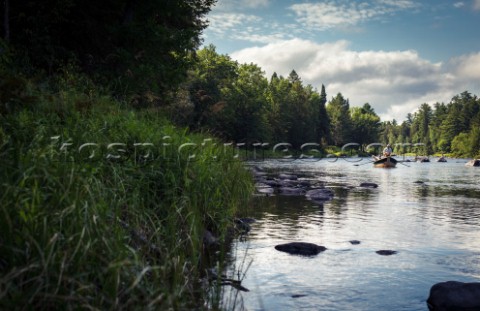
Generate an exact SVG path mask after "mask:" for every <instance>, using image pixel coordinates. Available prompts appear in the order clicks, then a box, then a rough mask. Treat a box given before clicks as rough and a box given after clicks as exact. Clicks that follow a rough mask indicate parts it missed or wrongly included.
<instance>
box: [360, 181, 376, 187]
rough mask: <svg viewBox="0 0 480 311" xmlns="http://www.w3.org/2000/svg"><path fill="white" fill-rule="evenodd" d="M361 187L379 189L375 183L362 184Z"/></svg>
mask: <svg viewBox="0 0 480 311" xmlns="http://www.w3.org/2000/svg"><path fill="white" fill-rule="evenodd" d="M360 187H363V188H377V187H378V185H377V184H376V183H373V182H362V183H361V184H360Z"/></svg>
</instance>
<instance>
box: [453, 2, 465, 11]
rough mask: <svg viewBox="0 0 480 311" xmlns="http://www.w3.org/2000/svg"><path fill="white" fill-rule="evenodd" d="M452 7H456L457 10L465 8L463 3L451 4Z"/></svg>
mask: <svg viewBox="0 0 480 311" xmlns="http://www.w3.org/2000/svg"><path fill="white" fill-rule="evenodd" d="M453 6H454V7H456V8H457V9H459V8H461V7H464V6H465V3H464V2H455V3H454V4H453Z"/></svg>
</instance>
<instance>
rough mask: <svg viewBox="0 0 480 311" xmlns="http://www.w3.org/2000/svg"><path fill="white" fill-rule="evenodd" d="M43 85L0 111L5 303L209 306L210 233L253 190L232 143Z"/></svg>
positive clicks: (219, 230) (0, 298)
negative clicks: (15, 106) (24, 102)
mask: <svg viewBox="0 0 480 311" xmlns="http://www.w3.org/2000/svg"><path fill="white" fill-rule="evenodd" d="M34 95H35V96H34V101H33V104H32V105H31V106H30V107H28V108H25V107H22V109H19V110H17V111H13V112H8V113H4V114H1V115H0V119H1V126H0V158H1V159H2V160H1V161H0V187H1V191H0V309H2V310H14V309H22V310H23V309H26V310H30V309H32V310H33V309H35V310H51V309H60V310H70V309H91V310H123V309H125V310H132V309H133V310H135V309H140V310H145V309H155V310H165V309H185V308H189V309H190V308H202V307H203V306H206V305H209V306H211V307H212V303H211V302H207V301H206V300H207V299H208V298H207V297H208V296H209V295H207V294H206V293H207V292H208V291H209V289H208V288H205V287H203V286H201V284H200V282H199V279H200V278H201V276H202V269H203V268H204V262H203V252H202V237H203V232H204V230H205V229H207V230H210V231H212V232H215V233H216V234H218V235H222V234H224V232H225V228H226V227H227V226H228V225H229V224H231V221H232V218H233V217H234V215H235V213H237V212H238V211H239V209H240V208H242V207H243V206H246V200H247V199H248V197H249V195H250V193H251V190H252V181H251V179H250V176H249V174H248V172H246V170H245V169H244V167H243V165H242V163H241V162H239V161H238V160H236V159H235V158H234V157H232V154H233V153H234V152H233V151H232V150H231V149H229V148H224V147H223V145H222V144H221V143H220V142H218V141H215V140H213V141H208V140H207V141H205V139H207V138H208V137H207V136H205V135H201V134H191V133H188V131H187V130H185V129H178V128H176V127H174V126H172V125H171V124H169V122H167V121H166V120H165V119H164V118H163V117H162V115H161V114H160V113H158V112H157V111H156V110H149V111H133V110H131V109H128V108H126V107H125V106H126V105H125V104H124V103H121V102H118V101H115V100H113V99H112V98H110V97H108V96H100V95H85V93H79V92H76V91H62V90H60V91H58V92H57V93H51V94H46V93H45V92H44V93H41V94H39V93H37V94H34ZM214 143H216V145H215V144H214ZM85 144H90V145H85ZM112 144H116V145H112ZM139 144H143V145H139ZM184 144H188V145H184ZM182 145H183V147H181V146H182ZM82 146H83V147H82ZM213 308H215V305H214V306H213Z"/></svg>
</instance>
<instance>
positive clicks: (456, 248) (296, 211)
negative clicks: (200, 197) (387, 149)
mask: <svg viewBox="0 0 480 311" xmlns="http://www.w3.org/2000/svg"><path fill="white" fill-rule="evenodd" d="M364 163H366V161H365V160H364V161H362V162H358V163H352V162H347V161H345V160H338V161H337V162H328V161H327V160H322V161H319V162H313V163H312V162H311V163H308V162H301V161H299V160H297V161H293V162H289V163H285V162H280V161H278V160H275V161H264V162H259V163H255V165H257V166H260V167H262V168H264V169H266V170H267V171H268V172H272V173H274V172H290V173H295V174H299V175H301V176H305V177H306V178H308V179H310V180H314V181H318V182H320V183H323V184H324V185H325V186H326V187H330V188H332V189H333V190H334V191H335V198H334V199H333V200H332V201H329V202H326V203H324V204H323V205H319V204H315V203H313V202H311V201H308V200H306V199H305V198H304V197H302V196H280V195H276V196H270V197H262V196H258V197H255V198H254V199H253V200H252V203H251V208H250V215H249V216H250V217H253V218H255V219H256V220H257V221H256V223H254V224H253V225H252V230H251V231H250V233H249V234H248V236H246V237H243V238H241V239H237V240H235V241H234V244H233V246H232V250H233V251H232V252H233V253H234V258H235V259H234V261H233V262H232V266H231V267H230V270H229V273H230V275H234V276H235V277H238V276H240V277H243V282H242V285H243V286H244V287H246V288H248V289H249V290H250V291H249V292H237V291H236V290H230V288H225V290H226V292H227V293H226V295H225V296H226V300H227V301H226V305H225V306H226V307H227V308H232V306H233V305H234V306H235V308H234V309H237V310H241V309H246V310H301V309H302V310H409V311H412V310H427V307H426V303H425V300H426V299H427V297H428V293H429V290H430V287H431V286H432V285H433V284H435V283H437V282H441V281H447V280H456V281H480V221H479V220H480V204H479V203H480V185H479V182H478V180H480V168H474V167H465V166H464V164H465V163H466V160H455V159H449V162H447V163H436V162H431V163H405V165H403V164H400V163H399V164H398V165H397V168H394V169H382V168H373V167H372V165H371V164H365V165H363V164H364ZM355 164H356V165H355ZM406 165H408V167H407V166H406ZM362 182H375V183H377V184H378V185H379V187H378V188H375V189H368V188H361V187H359V185H360V183H362ZM350 240H359V241H361V244H359V245H352V244H350V242H349V241H350ZM292 241H303V242H312V243H316V244H319V245H323V246H325V247H327V248H328V249H327V250H326V251H325V252H323V253H320V254H319V255H317V256H314V257H301V256H294V255H289V254H287V253H282V252H279V251H277V250H275V249H274V246H275V245H277V244H281V243H287V242H292ZM380 249H391V250H395V251H398V253H397V254H395V255H392V256H380V255H378V254H376V253H375V251H376V250H380Z"/></svg>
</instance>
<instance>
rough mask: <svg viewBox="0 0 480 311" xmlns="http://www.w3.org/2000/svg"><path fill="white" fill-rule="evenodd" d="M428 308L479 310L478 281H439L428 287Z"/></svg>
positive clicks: (438, 310)
mask: <svg viewBox="0 0 480 311" xmlns="http://www.w3.org/2000/svg"><path fill="white" fill-rule="evenodd" d="M427 306H428V309H429V310H431V311H432V310H435V311H460V310H463V311H465V310H472V311H473V310H477V311H478V310H480V283H462V282H456V281H448V282H441V283H437V284H435V285H433V286H432V287H431V288H430V296H429V297H428V299H427Z"/></svg>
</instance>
